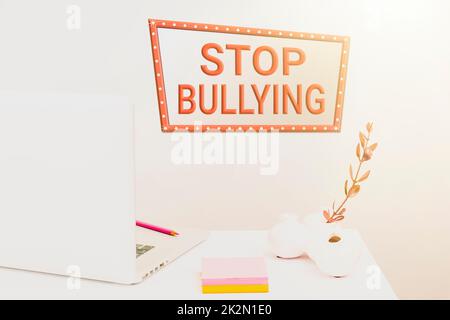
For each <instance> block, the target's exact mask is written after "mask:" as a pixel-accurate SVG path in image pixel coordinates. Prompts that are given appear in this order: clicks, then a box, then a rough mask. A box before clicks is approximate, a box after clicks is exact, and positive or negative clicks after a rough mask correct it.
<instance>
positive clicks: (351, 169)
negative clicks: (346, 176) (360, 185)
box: [348, 165, 355, 181]
mask: <svg viewBox="0 0 450 320" xmlns="http://www.w3.org/2000/svg"><path fill="white" fill-rule="evenodd" d="M348 172H349V173H350V178H351V179H352V181H353V180H355V179H353V167H352V165H350V167H349V168H348Z"/></svg>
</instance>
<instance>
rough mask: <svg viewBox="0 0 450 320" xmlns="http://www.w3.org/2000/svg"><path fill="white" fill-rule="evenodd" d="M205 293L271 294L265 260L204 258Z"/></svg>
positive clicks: (203, 286) (203, 289) (203, 285)
mask: <svg viewBox="0 0 450 320" xmlns="http://www.w3.org/2000/svg"><path fill="white" fill-rule="evenodd" d="M202 291H203V293H264V292H269V278H268V275H267V268H266V263H265V260H264V258H204V259H203V261H202Z"/></svg>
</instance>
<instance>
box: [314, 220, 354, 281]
mask: <svg viewBox="0 0 450 320" xmlns="http://www.w3.org/2000/svg"><path fill="white" fill-rule="evenodd" d="M309 240H310V241H309V245H308V255H309V256H310V258H311V259H312V260H314V262H315V263H316V265H317V267H318V268H319V269H320V270H321V271H322V272H323V273H325V274H327V275H329V276H332V277H345V276H347V275H349V274H350V273H351V272H352V271H353V270H354V268H355V267H356V265H357V263H358V261H359V258H360V255H361V250H362V244H361V242H360V239H359V237H358V236H357V234H356V232H355V231H354V230H348V229H340V230H338V231H336V232H333V233H331V234H328V235H326V233H317V234H312V235H311V237H310V239H309Z"/></svg>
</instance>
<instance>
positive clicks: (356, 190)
mask: <svg viewBox="0 0 450 320" xmlns="http://www.w3.org/2000/svg"><path fill="white" fill-rule="evenodd" d="M360 190H361V187H360V186H359V185H358V184H355V185H354V186H353V187H351V188H350V190H349V191H348V197H349V198H353V197H355V196H356V195H357V194H358V193H359V191H360Z"/></svg>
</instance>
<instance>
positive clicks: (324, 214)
mask: <svg viewBox="0 0 450 320" xmlns="http://www.w3.org/2000/svg"><path fill="white" fill-rule="evenodd" d="M323 217H324V218H325V220H327V221H330V218H331V217H330V213H329V212H328V211H326V210H324V211H323Z"/></svg>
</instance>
